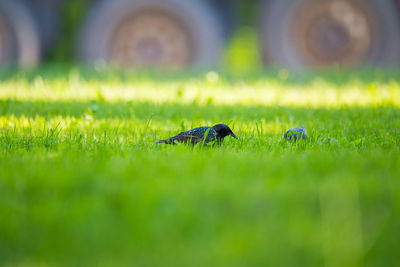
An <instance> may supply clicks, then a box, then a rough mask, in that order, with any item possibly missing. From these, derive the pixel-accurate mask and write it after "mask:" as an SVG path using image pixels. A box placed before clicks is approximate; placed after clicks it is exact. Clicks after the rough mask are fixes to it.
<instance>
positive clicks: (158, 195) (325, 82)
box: [0, 66, 400, 266]
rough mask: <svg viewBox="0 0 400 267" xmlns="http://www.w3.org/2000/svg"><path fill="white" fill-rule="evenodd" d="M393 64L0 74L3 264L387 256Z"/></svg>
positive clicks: (398, 115)
mask: <svg viewBox="0 0 400 267" xmlns="http://www.w3.org/2000/svg"><path fill="white" fill-rule="evenodd" d="M398 74H399V73H398V72H395V71H393V72H392V73H389V74H388V73H384V72H382V71H374V70H367V71H359V72H356V73H352V74H350V73H346V72H341V71H334V72H331V73H325V74H324V73H322V74H319V75H312V74H303V75H300V74H292V73H289V72H287V71H286V70H277V71H268V72H265V73H256V74H250V73H249V74H246V75H243V76H235V75H233V74H229V73H223V74H218V73H214V72H209V73H202V72H194V73H186V74H174V73H167V74H162V73H151V72H138V73H135V72H129V71H128V72H123V73H122V72H121V73H119V72H116V71H111V70H101V69H100V70H97V71H95V70H90V69H83V68H80V69H75V68H72V69H66V68H62V67H57V66H52V67H47V68H44V69H39V70H35V71H30V72H23V71H17V72H10V71H9V72H8V73H3V74H1V75H0V76H1V81H0V265H5V266H39V265H40V266H41V265H44V266H46V265H48V266H76V265H78V266H93V265H96V266H97V265H99V266H282V265H283V266H313V265H314V266H321V265H326V266H362V265H365V266H396V265H398V264H399V251H400V242H399V240H400V157H399V155H400V154H399V152H400V81H399V79H398V77H400V76H399V75H398ZM221 122H223V123H227V124H228V125H229V126H231V128H233V131H234V132H235V134H236V135H237V136H239V138H240V139H239V140H234V139H233V138H229V137H228V138H227V139H226V140H225V142H224V144H223V145H222V146H221V147H200V146H196V147H187V146H183V145H182V146H164V145H155V144H154V142H155V141H157V140H159V139H161V138H166V137H169V136H171V135H172V134H175V133H178V132H179V131H181V130H182V129H188V128H191V127H196V126H202V125H213V124H216V123H221ZM300 125H302V126H304V127H306V128H307V130H308V133H309V140H308V141H307V142H300V143H297V144H290V143H287V142H285V141H284V140H282V134H283V133H284V131H285V130H286V129H288V128H289V127H292V126H300Z"/></svg>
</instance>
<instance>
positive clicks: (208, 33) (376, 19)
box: [0, 0, 400, 68]
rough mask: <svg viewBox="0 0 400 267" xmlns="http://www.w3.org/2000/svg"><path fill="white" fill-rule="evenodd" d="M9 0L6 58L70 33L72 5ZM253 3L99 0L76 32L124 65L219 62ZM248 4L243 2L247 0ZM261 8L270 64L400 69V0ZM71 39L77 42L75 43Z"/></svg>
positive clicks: (0, 36) (87, 57)
mask: <svg viewBox="0 0 400 267" xmlns="http://www.w3.org/2000/svg"><path fill="white" fill-rule="evenodd" d="M66 1H73V0H0V64H1V65H7V64H18V65H20V66H32V65H35V64H37V63H38V62H40V60H41V55H42V54H43V53H44V52H46V51H47V50H49V49H51V47H52V44H53V43H54V41H55V40H57V38H59V36H60V35H62V34H63V33H62V32H60V30H59V25H60V24H62V23H63V21H62V17H61V16H60V12H61V11H60V10H61V5H62V3H64V2H66ZM255 2H256V1H248V2H247V1H245V0H242V1H241V0H236V1H234V0H232V1H230V0H92V1H90V5H89V8H88V10H85V12H84V14H85V15H84V16H85V18H84V22H83V23H82V24H81V25H80V29H79V30H77V31H76V33H75V34H76V36H77V38H76V39H77V40H78V42H77V44H76V47H77V49H76V50H77V53H76V57H77V58H78V59H79V60H80V61H81V62H84V63H90V64H93V63H107V64H113V65H119V66H161V67H168V68H183V67H187V66H200V67H210V66H214V65H217V64H218V62H219V61H220V57H221V52H222V50H223V48H224V45H225V44H226V41H227V39H228V38H229V36H230V33H232V31H233V28H234V26H235V21H237V16H238V12H237V9H238V8H239V6H240V7H243V6H245V5H250V4H254V3H255ZM238 3H240V5H239V4H238ZM256 4H257V5H258V7H259V8H257V9H256V10H257V12H256V13H258V14H252V17H257V18H258V19H254V25H256V27H258V29H259V31H258V32H259V40H260V49H261V55H262V61H263V62H264V64H265V65H271V64H274V65H279V66H285V67H292V68H309V67H329V66H333V65H343V66H357V65H361V64H363V65H373V66H396V65H398V64H399V62H400V20H399V14H400V13H399V5H400V1H396V0H380V1H377V0H330V1H327V0H264V1H263V0H260V1H257V3H256ZM70 41H71V43H72V42H74V40H70Z"/></svg>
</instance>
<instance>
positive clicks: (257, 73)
mask: <svg viewBox="0 0 400 267" xmlns="http://www.w3.org/2000/svg"><path fill="white" fill-rule="evenodd" d="M209 71H212V70H204V69H203V70H201V69H187V70H184V71H173V70H154V69H153V70H151V69H124V70H122V69H113V68H111V67H108V68H95V67H91V66H84V65H80V66H76V65H67V66H66V65H65V64H54V63H53V64H48V65H44V66H42V67H39V68H35V69H31V70H23V69H13V68H8V69H3V70H1V71H0V81H7V80H15V79H18V80H20V79H23V80H26V81H28V82H31V81H34V80H35V79H36V78H38V77H41V78H43V79H45V80H55V79H62V80H65V79H67V80H68V79H70V78H71V77H73V78H74V79H75V78H76V77H78V78H79V79H82V80H96V81H118V82H119V83H122V84H124V83H128V82H141V81H153V82H155V83H157V82H158V83H163V82H172V81H173V82H187V81H193V80H197V81H200V82H201V81H205V77H206V74H207V73H208V72H209ZM216 71H217V72H218V74H219V78H220V80H221V81H223V82H226V83H232V84H233V83H237V82H243V81H246V82H252V81H258V80H264V79H272V80H276V81H277V82H279V83H282V84H288V85H308V84H310V83H313V82H314V81H315V79H316V78H317V79H318V80H322V81H324V82H327V83H331V84H335V85H343V84H347V83H350V82H353V81H362V82H363V83H371V82H378V83H387V82H390V81H396V82H400V75H399V70H397V69H391V70H388V69H387V70H382V69H377V68H358V69H351V70H349V69H340V68H333V69H329V70H325V71H323V70H319V71H313V72H311V71H309V72H305V71H303V72H295V71H288V70H287V69H284V68H268V69H258V70H251V71H248V72H232V71H229V70H224V69H216Z"/></svg>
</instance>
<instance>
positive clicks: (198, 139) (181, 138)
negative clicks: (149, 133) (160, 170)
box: [157, 124, 237, 145]
mask: <svg viewBox="0 0 400 267" xmlns="http://www.w3.org/2000/svg"><path fill="white" fill-rule="evenodd" d="M206 134H207V135H206ZM228 135H230V136H232V137H234V138H236V139H237V137H236V135H235V134H234V133H233V132H232V130H231V129H230V128H229V127H228V126H227V125H225V124H217V125H214V126H212V127H208V126H203V127H198V128H194V129H191V130H188V131H185V132H181V133H179V134H178V135H176V136H173V137H171V138H168V139H164V140H160V141H158V142H157V143H158V144H175V143H190V144H193V145H194V144H197V143H202V142H204V144H207V143H209V142H213V141H217V142H222V140H223V139H224V138H225V137H226V136H228Z"/></svg>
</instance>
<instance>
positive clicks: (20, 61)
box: [0, 0, 40, 67]
mask: <svg viewBox="0 0 400 267" xmlns="http://www.w3.org/2000/svg"><path fill="white" fill-rule="evenodd" d="M0 20H1V33H0V34H1V40H2V43H1V53H0V65H3V66H4V65H15V64H16V65H18V66H21V67H32V66H34V65H36V64H37V63H38V62H39V59H40V41H39V35H38V30H37V27H36V24H35V21H34V19H33V17H32V16H31V13H30V11H29V9H28V8H27V7H26V6H25V5H24V4H23V3H22V2H21V1H19V0H13V1H7V0H0Z"/></svg>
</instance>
